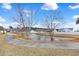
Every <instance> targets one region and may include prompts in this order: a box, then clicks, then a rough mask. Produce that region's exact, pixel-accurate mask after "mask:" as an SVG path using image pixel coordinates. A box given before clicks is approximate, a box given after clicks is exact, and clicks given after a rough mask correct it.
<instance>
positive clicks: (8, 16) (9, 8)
mask: <svg viewBox="0 0 79 59" xmlns="http://www.w3.org/2000/svg"><path fill="white" fill-rule="evenodd" d="M17 5H19V3H15V4H13V3H12V4H10V3H7V4H5V3H4V4H2V3H0V25H2V26H4V27H6V28H7V27H8V26H10V25H11V26H17V25H18V23H17V22H15V21H14V20H13V18H12V17H13V16H14V15H15V14H16V13H15V10H16V8H17ZM20 5H22V6H23V7H24V10H27V9H28V8H33V9H35V10H36V9H38V11H37V12H38V13H37V14H38V15H39V17H37V19H35V20H37V21H38V22H37V24H36V25H35V26H36V27H43V18H42V17H43V16H44V15H45V13H49V12H50V13H52V12H53V11H55V10H57V11H59V12H60V13H61V15H62V17H63V21H64V22H65V24H64V27H76V25H75V22H76V18H77V17H79V4H78V3H21V4H20ZM61 27H62V26H61Z"/></svg>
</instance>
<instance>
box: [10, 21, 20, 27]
mask: <svg viewBox="0 0 79 59" xmlns="http://www.w3.org/2000/svg"><path fill="white" fill-rule="evenodd" d="M18 25H19V23H17V22H13V23H11V25H10V26H12V27H14V28H15V27H17V26H18Z"/></svg>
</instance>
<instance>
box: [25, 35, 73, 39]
mask: <svg viewBox="0 0 79 59" xmlns="http://www.w3.org/2000/svg"><path fill="white" fill-rule="evenodd" d="M24 37H25V38H30V39H32V40H41V41H51V37H49V36H41V35H36V34H27V35H25V36H24ZM73 39H74V38H62V37H53V41H62V40H73Z"/></svg>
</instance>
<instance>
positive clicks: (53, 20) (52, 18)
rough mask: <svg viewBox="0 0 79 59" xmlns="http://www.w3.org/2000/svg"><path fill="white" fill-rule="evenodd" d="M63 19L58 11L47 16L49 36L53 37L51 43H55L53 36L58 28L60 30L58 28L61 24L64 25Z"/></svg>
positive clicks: (45, 22)
mask: <svg viewBox="0 0 79 59" xmlns="http://www.w3.org/2000/svg"><path fill="white" fill-rule="evenodd" d="M62 19H63V16H62V15H61V14H59V12H58V11H53V12H52V13H50V14H45V16H44V24H45V26H46V27H47V28H48V30H49V34H50V35H52V37H51V41H53V36H54V33H55V31H56V28H58V26H60V24H61V23H63V22H62Z"/></svg>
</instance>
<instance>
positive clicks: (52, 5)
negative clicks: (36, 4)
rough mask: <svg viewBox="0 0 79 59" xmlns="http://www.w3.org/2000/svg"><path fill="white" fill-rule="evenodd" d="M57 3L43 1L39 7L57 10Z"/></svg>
mask: <svg viewBox="0 0 79 59" xmlns="http://www.w3.org/2000/svg"><path fill="white" fill-rule="evenodd" d="M58 7H59V6H58V5H57V4H56V3H45V4H44V5H43V6H42V7H41V9H43V10H57V9H58Z"/></svg>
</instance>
